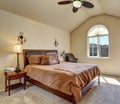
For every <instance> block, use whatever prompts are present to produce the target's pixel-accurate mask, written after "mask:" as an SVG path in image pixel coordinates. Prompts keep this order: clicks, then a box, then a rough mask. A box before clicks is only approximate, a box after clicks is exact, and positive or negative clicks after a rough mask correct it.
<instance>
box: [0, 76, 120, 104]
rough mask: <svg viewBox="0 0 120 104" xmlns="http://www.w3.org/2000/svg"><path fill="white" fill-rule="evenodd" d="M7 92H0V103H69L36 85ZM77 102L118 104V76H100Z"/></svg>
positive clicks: (119, 83) (119, 98)
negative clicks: (9, 93)
mask: <svg viewBox="0 0 120 104" xmlns="http://www.w3.org/2000/svg"><path fill="white" fill-rule="evenodd" d="M7 94H8V93H7V92H0V104H71V103H70V102H68V101H66V100H63V99H62V98H59V97H57V96H55V95H53V94H51V93H49V92H47V91H45V90H42V89H40V88H39V87H37V86H29V87H27V89H26V90H25V91H24V90H23V89H22V88H18V89H16V90H12V91H11V96H8V95H7ZM78 104H120V77H111V76H102V77H101V84H100V85H98V84H97V83H96V84H95V85H94V86H93V87H92V88H91V89H90V90H89V92H87V94H86V95H85V96H83V98H82V100H81V102H79V103H78Z"/></svg>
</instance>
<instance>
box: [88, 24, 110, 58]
mask: <svg viewBox="0 0 120 104" xmlns="http://www.w3.org/2000/svg"><path fill="white" fill-rule="evenodd" d="M95 26H97V25H95ZM101 26H104V25H101ZM93 27H94V26H93ZM93 27H91V28H93ZM91 28H90V29H91ZM105 28H106V27H105ZM90 29H89V30H90ZM106 29H107V28H106ZM107 30H108V29H107ZM101 36H108V57H101V56H100V48H99V46H100V44H99V43H100V38H99V37H101ZM91 37H97V56H90V44H89V38H91ZM87 58H94V59H97V58H99V59H109V58H110V36H109V32H108V34H96V35H93V36H89V35H88V34H87Z"/></svg>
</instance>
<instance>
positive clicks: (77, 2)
mask: <svg viewBox="0 0 120 104" xmlns="http://www.w3.org/2000/svg"><path fill="white" fill-rule="evenodd" d="M71 3H72V4H73V9H72V10H73V13H76V12H77V11H78V9H79V8H80V7H81V6H84V7H86V8H93V7H94V5H93V4H92V3H90V2H88V1H82V0H65V1H60V2H58V5H65V4H71Z"/></svg>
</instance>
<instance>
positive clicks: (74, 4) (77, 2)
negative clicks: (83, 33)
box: [73, 0, 82, 8]
mask: <svg viewBox="0 0 120 104" xmlns="http://www.w3.org/2000/svg"><path fill="white" fill-rule="evenodd" d="M81 5H82V4H81V1H79V0H75V1H74V2H73V6H74V7H75V8H80V7H81Z"/></svg>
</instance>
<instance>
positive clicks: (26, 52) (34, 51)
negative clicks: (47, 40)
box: [23, 49, 58, 67]
mask: <svg viewBox="0 0 120 104" xmlns="http://www.w3.org/2000/svg"><path fill="white" fill-rule="evenodd" d="M43 54H45V55H47V54H56V55H57V57H58V51H57V50H38V49H23V57H24V67H25V66H26V65H29V61H28V58H27V57H28V56H29V55H43Z"/></svg>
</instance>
